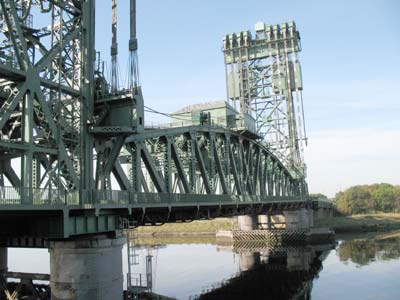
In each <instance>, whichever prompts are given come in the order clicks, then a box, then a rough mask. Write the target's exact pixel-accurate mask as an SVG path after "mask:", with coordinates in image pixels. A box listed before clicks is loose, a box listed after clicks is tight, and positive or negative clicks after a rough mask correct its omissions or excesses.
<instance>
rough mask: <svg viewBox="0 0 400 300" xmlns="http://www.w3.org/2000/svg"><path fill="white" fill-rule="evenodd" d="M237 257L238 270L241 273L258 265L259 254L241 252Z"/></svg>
mask: <svg viewBox="0 0 400 300" xmlns="http://www.w3.org/2000/svg"><path fill="white" fill-rule="evenodd" d="M239 255H240V256H239V269H240V271H241V272H244V271H248V270H251V269H252V268H254V266H255V265H257V264H259V263H260V253H257V252H242V253H240V254H239Z"/></svg>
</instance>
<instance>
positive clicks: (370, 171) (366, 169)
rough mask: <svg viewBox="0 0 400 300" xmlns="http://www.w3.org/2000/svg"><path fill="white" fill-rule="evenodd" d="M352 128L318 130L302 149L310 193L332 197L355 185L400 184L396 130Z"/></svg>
mask: <svg viewBox="0 0 400 300" xmlns="http://www.w3.org/2000/svg"><path fill="white" fill-rule="evenodd" d="M399 128H400V127H399V126H398V125H397V124H395V125H394V126H392V127H391V128H389V129H388V128H370V127H367V128H355V129H354V128H352V129H343V130H342V129H338V130H327V131H321V132H319V133H317V134H315V135H314V136H312V137H311V139H310V143H309V146H308V148H307V150H306V163H307V165H308V181H309V187H310V192H315V193H316V192H321V193H324V194H327V195H329V196H333V195H334V194H335V193H336V192H338V191H339V190H343V189H345V188H347V187H349V186H352V185H355V184H371V183H377V182H388V183H392V184H400V180H399V178H400V159H399V154H400V151H399V149H400V130H399Z"/></svg>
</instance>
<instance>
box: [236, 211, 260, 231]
mask: <svg viewBox="0 0 400 300" xmlns="http://www.w3.org/2000/svg"><path fill="white" fill-rule="evenodd" d="M238 224H239V229H240V230H243V231H250V230H254V229H258V216H256V215H244V216H238Z"/></svg>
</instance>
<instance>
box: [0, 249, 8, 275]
mask: <svg viewBox="0 0 400 300" xmlns="http://www.w3.org/2000/svg"><path fill="white" fill-rule="evenodd" d="M7 269H8V249H7V248H0V273H3V272H7Z"/></svg>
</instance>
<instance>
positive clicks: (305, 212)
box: [283, 208, 314, 229]
mask: <svg viewBox="0 0 400 300" xmlns="http://www.w3.org/2000/svg"><path fill="white" fill-rule="evenodd" d="M283 215H284V216H285V222H286V229H306V228H310V227H313V226H314V213H313V211H312V210H311V209H306V208H302V209H298V210H285V211H284V212H283Z"/></svg>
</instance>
